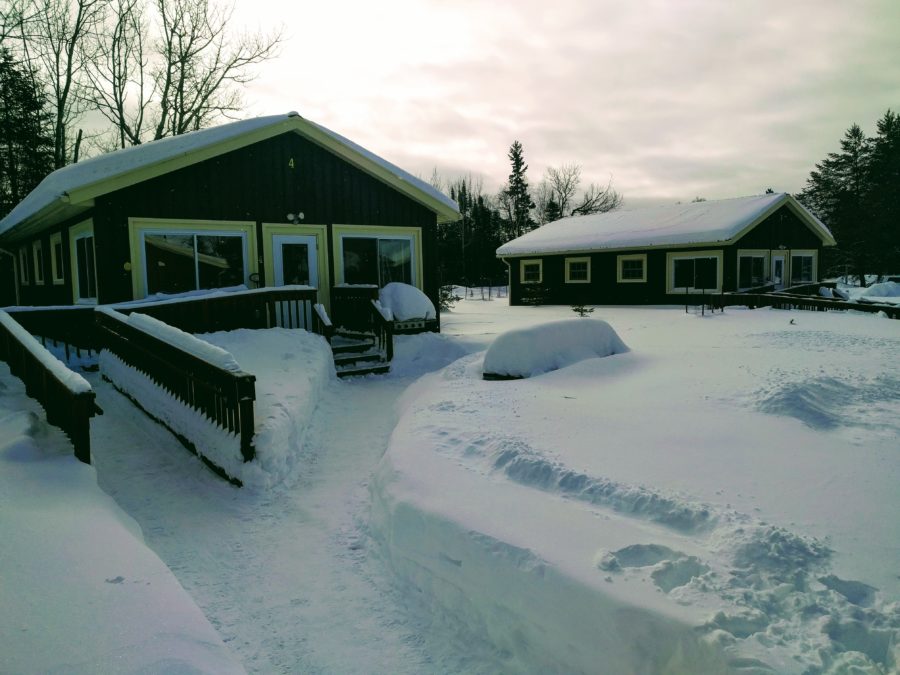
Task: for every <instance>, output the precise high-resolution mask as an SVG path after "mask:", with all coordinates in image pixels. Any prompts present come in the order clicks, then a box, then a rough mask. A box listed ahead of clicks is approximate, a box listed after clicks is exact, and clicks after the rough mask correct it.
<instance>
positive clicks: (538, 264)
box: [519, 260, 544, 284]
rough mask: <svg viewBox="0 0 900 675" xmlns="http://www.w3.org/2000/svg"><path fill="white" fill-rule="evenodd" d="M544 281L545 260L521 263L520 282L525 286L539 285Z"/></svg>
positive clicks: (522, 261)
mask: <svg viewBox="0 0 900 675" xmlns="http://www.w3.org/2000/svg"><path fill="white" fill-rule="evenodd" d="M543 280H544V261H543V260H521V261H519V281H520V282H521V283H523V284H539V283H541V282H542V281H543Z"/></svg>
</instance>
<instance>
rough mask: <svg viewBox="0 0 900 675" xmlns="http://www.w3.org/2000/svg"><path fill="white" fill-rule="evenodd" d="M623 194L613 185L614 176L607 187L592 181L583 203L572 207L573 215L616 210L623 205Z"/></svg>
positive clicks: (583, 197)
mask: <svg viewBox="0 0 900 675" xmlns="http://www.w3.org/2000/svg"><path fill="white" fill-rule="evenodd" d="M622 202H623V199H622V195H621V194H620V193H619V192H617V191H616V190H615V189H614V188H613V186H612V178H610V179H609V182H607V184H606V187H603V188H601V187H600V186H599V185H597V184H596V183H591V184H590V185H589V186H588V188H587V190H585V191H584V194H583V195H582V197H581V203H579V204H578V206H576V207H575V208H574V209H572V215H573V216H586V215H588V214H590V213H606V212H607V211H614V210H615V209H617V208H619V207H620V206H621V205H622Z"/></svg>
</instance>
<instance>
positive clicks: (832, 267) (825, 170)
mask: <svg viewBox="0 0 900 675" xmlns="http://www.w3.org/2000/svg"><path fill="white" fill-rule="evenodd" d="M875 126H876V133H875V135H874V136H866V134H865V133H864V132H863V130H862V129H861V128H860V126H859V125H858V124H853V125H851V126H850V128H849V129H847V131H846V132H845V133H844V137H843V138H842V139H841V141H840V151H839V152H831V153H828V156H827V157H825V159H823V160H822V161H821V162H819V163H818V164H816V167H815V169H814V170H813V171H812V172H811V173H810V175H809V179H808V180H807V182H806V187H805V188H804V189H803V191H802V192H801V193H800V194H799V195H798V196H797V197H798V199H799V200H800V201H801V202H802V203H803V204H804V205H805V206H807V207H808V208H809V209H810V210H811V211H812V212H813V213H815V214H816V215H817V216H818V217H819V219H821V220H822V222H824V223H825V224H826V225H827V226H828V227H829V228H830V229H831V232H832V234H834V238H835V239H836V240H837V246H836V247H834V248H833V249H825V254H824V255H825V256H826V257H825V261H826V268H825V274H826V275H827V276H839V275H854V276H857V277H858V278H859V280H860V284H861V285H863V286H865V285H866V276H867V275H883V274H900V115H898V114H897V113H894V112H892V111H891V110H888V111H887V112H886V113H885V114H884V115H883V116H882V117H881V118H880V119H879V120H878V121H877V122H876V125H875Z"/></svg>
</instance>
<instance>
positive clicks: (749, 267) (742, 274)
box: [738, 252, 766, 289]
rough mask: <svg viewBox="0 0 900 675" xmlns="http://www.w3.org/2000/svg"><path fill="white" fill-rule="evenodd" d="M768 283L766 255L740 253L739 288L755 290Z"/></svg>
mask: <svg viewBox="0 0 900 675" xmlns="http://www.w3.org/2000/svg"><path fill="white" fill-rule="evenodd" d="M765 283H766V254H765V253H759V252H754V253H751V252H739V253H738V288H740V289H745V288H755V287H757V286H762V285H763V284H765Z"/></svg>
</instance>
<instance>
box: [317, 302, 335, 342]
mask: <svg viewBox="0 0 900 675" xmlns="http://www.w3.org/2000/svg"><path fill="white" fill-rule="evenodd" d="M313 311H314V312H315V315H314V316H313V329H314V330H313V332H314V333H318V334H319V335H323V336H325V339H326V340H328V342H331V338H332V336H333V335H334V325H333V324H332V323H331V317H329V316H328V312H326V311H325V305H323V304H321V303H316V304H315V305H313Z"/></svg>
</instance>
